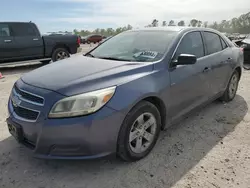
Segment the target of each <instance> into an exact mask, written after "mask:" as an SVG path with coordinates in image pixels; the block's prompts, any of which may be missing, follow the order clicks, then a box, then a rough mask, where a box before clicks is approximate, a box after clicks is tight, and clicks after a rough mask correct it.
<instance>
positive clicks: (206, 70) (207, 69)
mask: <svg viewBox="0 0 250 188" xmlns="http://www.w3.org/2000/svg"><path fill="white" fill-rule="evenodd" d="M210 70H211V68H209V67H206V68H205V69H204V70H203V71H202V72H203V73H206V72H209V71H210Z"/></svg>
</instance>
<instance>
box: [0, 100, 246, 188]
mask: <svg viewBox="0 0 250 188" xmlns="http://www.w3.org/2000/svg"><path fill="white" fill-rule="evenodd" d="M247 112H248V106H247V103H246V101H245V100H244V98H243V97H241V96H239V95H237V96H236V98H235V100H234V101H232V102H230V103H227V104H223V103H220V102H214V103H212V104H210V105H208V106H207V107H205V108H204V109H203V110H201V111H200V112H197V113H195V114H193V115H191V116H190V117H189V118H187V119H185V120H183V121H181V122H180V123H179V124H177V125H175V126H172V127H170V128H169V129H167V130H166V131H164V132H162V134H161V136H160V138H159V140H158V143H157V145H156V147H155V148H154V149H153V151H152V152H151V154H149V155H148V156H147V157H146V158H145V159H143V160H140V161H138V162H134V163H127V162H122V161H120V160H118V159H115V158H105V159H98V160H87V161H81V160H77V161H72V160H41V159H35V158H33V157H32V153H31V152H30V151H29V150H28V149H26V148H25V147H23V146H19V145H18V144H17V143H16V141H15V140H14V139H13V138H12V137H8V138H7V139H5V140H3V141H0V187H1V186H5V187H10V185H12V186H11V187H29V186H30V185H36V186H37V187H54V188H55V187H72V188H75V187H77V188H78V187H91V188H93V187H98V188H100V187H165V188H167V187H171V186H172V185H174V184H175V183H176V182H178V180H180V179H181V178H182V177H183V176H184V175H185V174H186V173H188V172H189V171H190V169H192V168H193V167H194V166H195V165H197V163H198V162H199V161H200V160H202V159H203V158H204V157H205V156H206V155H207V154H208V153H209V151H210V150H211V149H212V148H213V147H214V146H216V145H218V144H222V143H223V141H222V139H223V138H224V137H226V136H227V135H228V134H229V133H230V132H233V131H234V129H235V128H236V126H237V125H238V124H239V123H240V122H241V121H242V120H243V119H244V116H245V115H246V114H247Z"/></svg>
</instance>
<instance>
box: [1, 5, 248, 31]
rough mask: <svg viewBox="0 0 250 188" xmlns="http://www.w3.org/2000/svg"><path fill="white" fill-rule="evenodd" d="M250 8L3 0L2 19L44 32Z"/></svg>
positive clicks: (227, 15)
mask: <svg viewBox="0 0 250 188" xmlns="http://www.w3.org/2000/svg"><path fill="white" fill-rule="evenodd" d="M247 12H250V0H1V4H0V21H32V22H34V23H36V24H37V26H38V27H39V28H40V30H41V32H42V33H45V32H52V31H72V30H73V29H78V30H81V29H88V30H94V29H95V28H108V27H112V28H117V27H121V26H125V25H127V24H130V25H132V26H133V27H143V26H145V25H148V24H149V23H151V22H152V20H153V19H154V18H156V19H158V20H159V21H160V22H162V21H163V20H166V21H167V22H169V21H170V20H171V19H173V20H175V21H176V22H177V21H180V20H185V21H189V20H191V19H192V18H196V19H199V20H202V21H209V22H212V21H221V20H223V19H226V20H228V19H231V18H233V17H238V16H240V15H241V14H243V13H247Z"/></svg>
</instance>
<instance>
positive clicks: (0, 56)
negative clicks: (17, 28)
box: [0, 23, 16, 63]
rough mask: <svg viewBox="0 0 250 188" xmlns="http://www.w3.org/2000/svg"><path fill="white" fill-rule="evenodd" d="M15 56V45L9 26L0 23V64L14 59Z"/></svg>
mask: <svg viewBox="0 0 250 188" xmlns="http://www.w3.org/2000/svg"><path fill="white" fill-rule="evenodd" d="M15 55H16V52H15V44H14V39H13V36H12V33H11V29H10V27H9V24H7V23H0V63H4V62H5V61H6V60H7V59H8V60H11V59H14V58H15Z"/></svg>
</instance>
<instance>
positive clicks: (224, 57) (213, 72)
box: [203, 31, 232, 97]
mask: <svg viewBox="0 0 250 188" xmlns="http://www.w3.org/2000/svg"><path fill="white" fill-rule="evenodd" d="M203 37H204V41H205V46H206V58H205V59H206V61H207V62H208V67H209V71H208V72H207V75H208V77H209V78H208V79H209V81H210V88H211V90H210V97H214V96H215V95H217V94H218V93H220V92H223V91H224V90H225V87H226V86H227V82H228V78H229V76H230V75H229V74H230V73H231V72H232V71H231V70H232V68H231V63H232V50H231V48H229V47H228V45H227V43H226V42H225V41H224V40H223V38H222V37H221V36H219V35H218V34H216V33H213V32H208V31H204V32H203Z"/></svg>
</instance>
